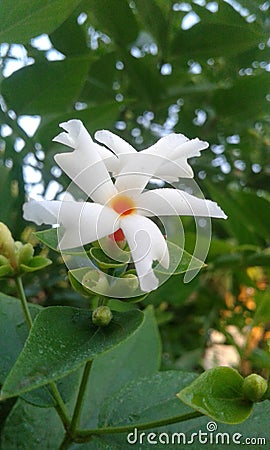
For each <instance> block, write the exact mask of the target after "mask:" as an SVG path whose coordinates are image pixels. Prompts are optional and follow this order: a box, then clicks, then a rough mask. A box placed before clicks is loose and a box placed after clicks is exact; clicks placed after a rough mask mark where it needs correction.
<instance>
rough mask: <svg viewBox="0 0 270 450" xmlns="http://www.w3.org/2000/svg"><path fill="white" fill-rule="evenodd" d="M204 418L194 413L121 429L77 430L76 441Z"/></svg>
mask: <svg viewBox="0 0 270 450" xmlns="http://www.w3.org/2000/svg"><path fill="white" fill-rule="evenodd" d="M201 416H203V414H202V413H200V412H197V411H194V412H192V413H189V414H184V415H181V416H176V417H172V418H170V419H160V420H156V421H153V422H146V423H142V424H138V425H136V424H134V425H123V426H120V427H107V428H93V429H89V430H77V432H76V434H75V436H74V440H75V441H76V442H86V440H87V439H91V438H92V437H93V435H101V434H114V433H128V432H131V431H134V428H137V430H138V431H140V430H149V429H151V428H157V427H163V426H165V425H171V424H174V423H179V422H184V421H186V420H191V419H196V418H198V417H201Z"/></svg>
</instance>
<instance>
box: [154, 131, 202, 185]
mask: <svg viewBox="0 0 270 450" xmlns="http://www.w3.org/2000/svg"><path fill="white" fill-rule="evenodd" d="M169 136H170V135H169ZM176 136H178V135H176ZM181 136H182V135H181ZM160 140H161V139H160ZM173 141H174V140H173V139H172V142H173ZM158 142H159V141H158ZM158 142H157V143H158ZM176 142H177V140H176ZM208 146H209V144H208V142H206V141H201V140H200V139H198V138H195V139H191V140H188V139H187V138H186V141H183V142H182V143H180V144H179V145H176V146H175V147H172V148H171V150H170V151H168V152H167V161H164V164H162V165H161V166H160V168H159V170H158V171H157V172H156V176H158V177H160V178H161V179H163V180H165V181H167V180H168V181H172V180H175V181H177V180H179V178H192V177H193V175H194V174H193V170H192V167H191V166H190V165H189V163H188V162H187V160H188V159H189V158H193V157H195V156H200V154H201V150H204V149H206V148H207V147H208ZM160 150H162V154H163V155H164V157H165V156H166V154H165V153H164V152H163V149H160Z"/></svg>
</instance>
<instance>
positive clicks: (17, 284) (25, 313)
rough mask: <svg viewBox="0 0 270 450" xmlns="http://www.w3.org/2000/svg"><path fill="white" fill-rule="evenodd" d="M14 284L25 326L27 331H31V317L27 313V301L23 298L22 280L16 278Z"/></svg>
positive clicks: (28, 312)
mask: <svg viewBox="0 0 270 450" xmlns="http://www.w3.org/2000/svg"><path fill="white" fill-rule="evenodd" d="M15 282H16V286H17V289H18V293H19V296H20V300H21V304H22V309H23V313H24V317H25V320H26V324H27V327H28V330H31V328H32V325H33V321H32V317H31V314H30V311H29V307H28V303H27V300H26V296H25V292H24V288H23V284H22V278H21V277H20V276H18V277H16V278H15Z"/></svg>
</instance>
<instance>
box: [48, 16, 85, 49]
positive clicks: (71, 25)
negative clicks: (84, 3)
mask: <svg viewBox="0 0 270 450" xmlns="http://www.w3.org/2000/svg"><path fill="white" fill-rule="evenodd" d="M80 12H81V8H80V9H79V8H77V10H75V11H74V12H73V14H72V15H71V16H69V17H68V18H67V19H66V20H65V22H63V23H62V24H61V25H60V27H58V28H57V29H56V30H54V31H53V32H52V33H50V40H51V42H52V44H53V46H54V48H55V49H57V50H59V51H60V52H61V53H63V54H64V55H66V56H76V55H83V54H86V53H89V52H90V49H89V47H88V45H87V28H86V27H84V26H81V25H79V24H78V21H77V18H78V16H79V13H80Z"/></svg>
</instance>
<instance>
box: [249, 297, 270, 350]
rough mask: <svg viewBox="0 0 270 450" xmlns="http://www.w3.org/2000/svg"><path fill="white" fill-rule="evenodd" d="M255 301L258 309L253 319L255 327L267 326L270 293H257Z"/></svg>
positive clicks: (269, 316) (269, 310) (269, 313)
mask: <svg viewBox="0 0 270 450" xmlns="http://www.w3.org/2000/svg"><path fill="white" fill-rule="evenodd" d="M255 299H256V303H257V308H256V311H255V314H254V317H253V324H254V326H256V325H259V324H266V323H267V322H269V320H270V292H269V291H265V292H256V294H255ZM269 356H270V355H269Z"/></svg>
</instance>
